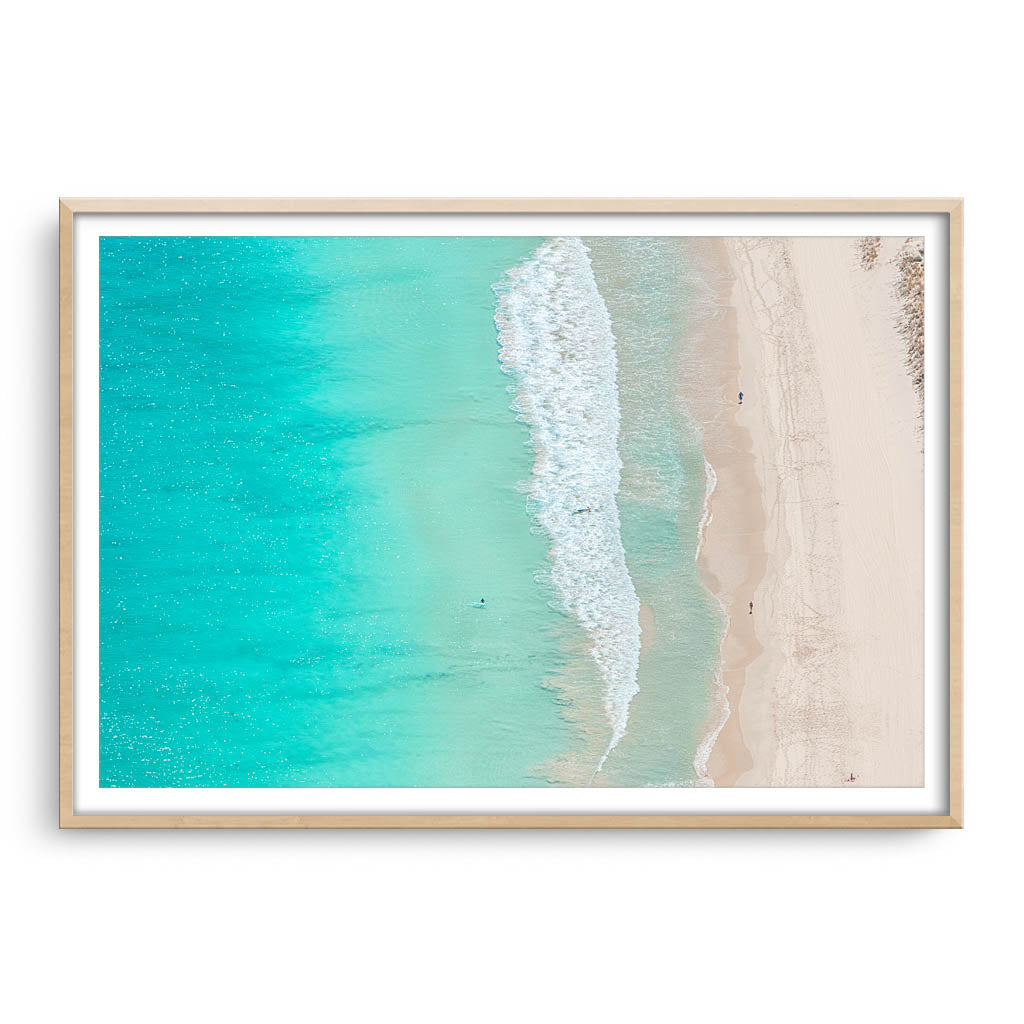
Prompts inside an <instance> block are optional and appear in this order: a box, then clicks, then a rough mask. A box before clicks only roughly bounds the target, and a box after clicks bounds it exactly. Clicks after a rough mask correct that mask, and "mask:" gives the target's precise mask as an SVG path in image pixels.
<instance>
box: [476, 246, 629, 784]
mask: <svg viewBox="0 0 1024 1024" xmlns="http://www.w3.org/2000/svg"><path fill="white" fill-rule="evenodd" d="M494 291H495V294H496V295H497V310H496V313H495V317H494V319H495V323H496V324H497V328H498V343H499V347H500V348H499V359H500V361H501V367H502V369H503V370H504V371H505V373H507V374H509V375H510V376H511V377H512V378H513V380H514V383H513V384H512V386H511V387H510V388H509V392H510V393H511V394H512V396H513V402H512V409H513V411H514V412H515V413H516V418H517V419H519V420H520V421H521V422H523V423H526V424H528V425H529V428H530V444H531V446H532V448H533V451H534V463H533V475H532V478H531V480H530V481H529V483H528V485H527V487H526V489H527V491H528V494H529V497H530V508H531V511H532V513H533V515H534V517H535V519H536V521H537V523H538V524H539V525H540V526H541V527H542V528H543V529H544V531H545V532H546V533H547V535H548V537H549V538H550V541H551V546H550V549H549V556H550V561H551V582H552V585H553V587H554V590H555V593H556V594H557V596H558V599H559V602H560V603H561V605H562V607H563V609H564V610H565V611H566V612H567V613H568V614H570V615H572V616H573V617H574V618H575V619H576V620H577V621H578V622H579V623H580V625H581V626H582V627H583V629H584V630H585V631H586V633H587V636H588V637H589V639H590V643H591V649H590V650H591V656H592V657H593V659H594V662H595V663H596V665H597V668H598V671H599V673H600V676H601V679H602V681H603V683H604V694H603V702H604V711H605V715H606V717H607V719H608V723H609V725H610V726H611V731H612V736H611V741H610V743H609V744H608V747H607V749H606V750H605V753H604V755H603V756H602V758H601V760H600V762H599V764H598V766H597V771H600V770H601V768H602V766H603V765H604V762H605V759H606V758H607V757H608V754H609V753H610V752H611V750H612V749H613V748H614V747H615V745H616V744H617V743H618V742H619V740H620V739H622V737H623V735H624V734H625V732H626V725H627V722H628V719H629V706H630V702H631V701H632V699H633V697H634V695H635V694H636V693H637V691H638V689H639V687H638V685H637V670H638V668H639V661H640V625H639V612H640V602H639V600H638V598H637V595H636V590H635V589H634V587H633V581H632V580H631V579H630V576H629V571H628V570H627V568H626V555H625V551H624V550H623V546H622V536H621V533H620V525H619V510H618V506H617V504H616V495H617V494H618V490H619V480H620V474H621V470H622V461H621V459H620V458H619V452H618V437H619V394H618V383H617V374H618V364H617V360H616V355H615V337H614V335H613V334H612V328H611V320H610V318H609V316H608V311H607V309H606V308H605V304H604V300H603V299H602V298H601V294H600V292H599V291H598V288H597V284H596V282H595V280H594V274H593V270H592V268H591V263H590V257H589V250H588V249H587V247H586V246H585V245H584V244H583V242H582V241H581V240H580V239H579V238H552V239H549V240H548V241H546V242H545V243H544V244H543V245H542V246H541V247H540V248H539V249H537V251H536V252H535V253H534V255H533V257H532V258H531V259H529V260H527V261H526V262H524V263H523V264H521V265H520V266H518V267H516V268H514V269H513V270H510V271H509V272H508V274H507V275H506V278H505V279H504V280H503V281H502V282H500V283H499V284H497V285H495V286H494ZM577 509H583V510H588V511H580V512H576V511H575V510H577Z"/></svg>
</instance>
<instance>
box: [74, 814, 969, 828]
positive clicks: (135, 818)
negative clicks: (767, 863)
mask: <svg viewBox="0 0 1024 1024" xmlns="http://www.w3.org/2000/svg"><path fill="white" fill-rule="evenodd" d="M61 827H62V828H71V829H79V828H85V829H90V828H101V829H107V828H130V829H147V828H158V829H164V828H172V829H211V828H241V829H293V828H294V829H312V830H316V829H350V828H353V829H356V828H357V829H366V828H372V829H401V828H413V829H458V828H474V829H532V830H537V829H608V828H628V829H759V830H760V829H781V828H786V829H789V828H802V829H832V828H844V829H959V828H962V827H963V824H962V822H961V821H959V820H958V819H957V818H955V817H953V816H952V815H948V814H907V815H858V814H847V815H836V814H787V815H782V814H779V815H772V814H752V815H745V814H729V815H725V814H723V815H714V814H622V815H618V814H600V815H598V814H356V815H332V814H170V815H158V814H142V815H130V814H125V815H117V814H95V815H92V814H73V815H71V816H69V817H68V818H67V819H66V820H62V821H61Z"/></svg>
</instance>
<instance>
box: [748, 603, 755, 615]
mask: <svg viewBox="0 0 1024 1024" xmlns="http://www.w3.org/2000/svg"><path fill="white" fill-rule="evenodd" d="M747 614H748V615H753V614H754V602H753V601H751V602H750V611H749V612H747Z"/></svg>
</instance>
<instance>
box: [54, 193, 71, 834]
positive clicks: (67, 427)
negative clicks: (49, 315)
mask: <svg viewBox="0 0 1024 1024" xmlns="http://www.w3.org/2000/svg"><path fill="white" fill-rule="evenodd" d="M58 244H59V263H60V284H59V303H60V310H59V323H60V328H59V331H60V340H59V347H60V348H59V371H58V373H59V381H60V382H59V403H60V412H59V426H58V436H59V443H60V461H59V470H58V473H59V483H58V487H59V493H60V499H59V502H60V512H59V527H58V529H59V543H60V554H59V564H60V597H59V612H58V615H59V622H60V625H59V637H60V649H59V655H58V664H59V674H60V695H59V715H60V725H59V741H58V760H59V765H58V770H59V783H58V787H59V794H58V803H59V808H60V810H59V815H60V824H61V827H62V828H64V827H67V826H68V825H70V824H71V823H72V822H73V821H74V818H75V814H74V690H73V668H74V613H73V603H74V572H75V565H74V445H75V438H74V399H75V379H74V280H73V277H74V264H75V250H74V213H73V209H72V207H71V206H70V205H69V204H67V203H65V202H63V201H62V202H61V203H60V235H59V243H58Z"/></svg>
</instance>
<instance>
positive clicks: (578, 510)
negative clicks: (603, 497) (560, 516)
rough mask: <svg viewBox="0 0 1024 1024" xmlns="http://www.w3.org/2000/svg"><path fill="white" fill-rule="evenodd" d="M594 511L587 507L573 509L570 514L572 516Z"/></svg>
mask: <svg viewBox="0 0 1024 1024" xmlns="http://www.w3.org/2000/svg"><path fill="white" fill-rule="evenodd" d="M593 511H594V510H593V509H592V508H591V507H590V506H589V505H588V506H587V507H586V508H574V509H573V510H572V514H573V515H574V516H578V515H580V513H582V512H593Z"/></svg>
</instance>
